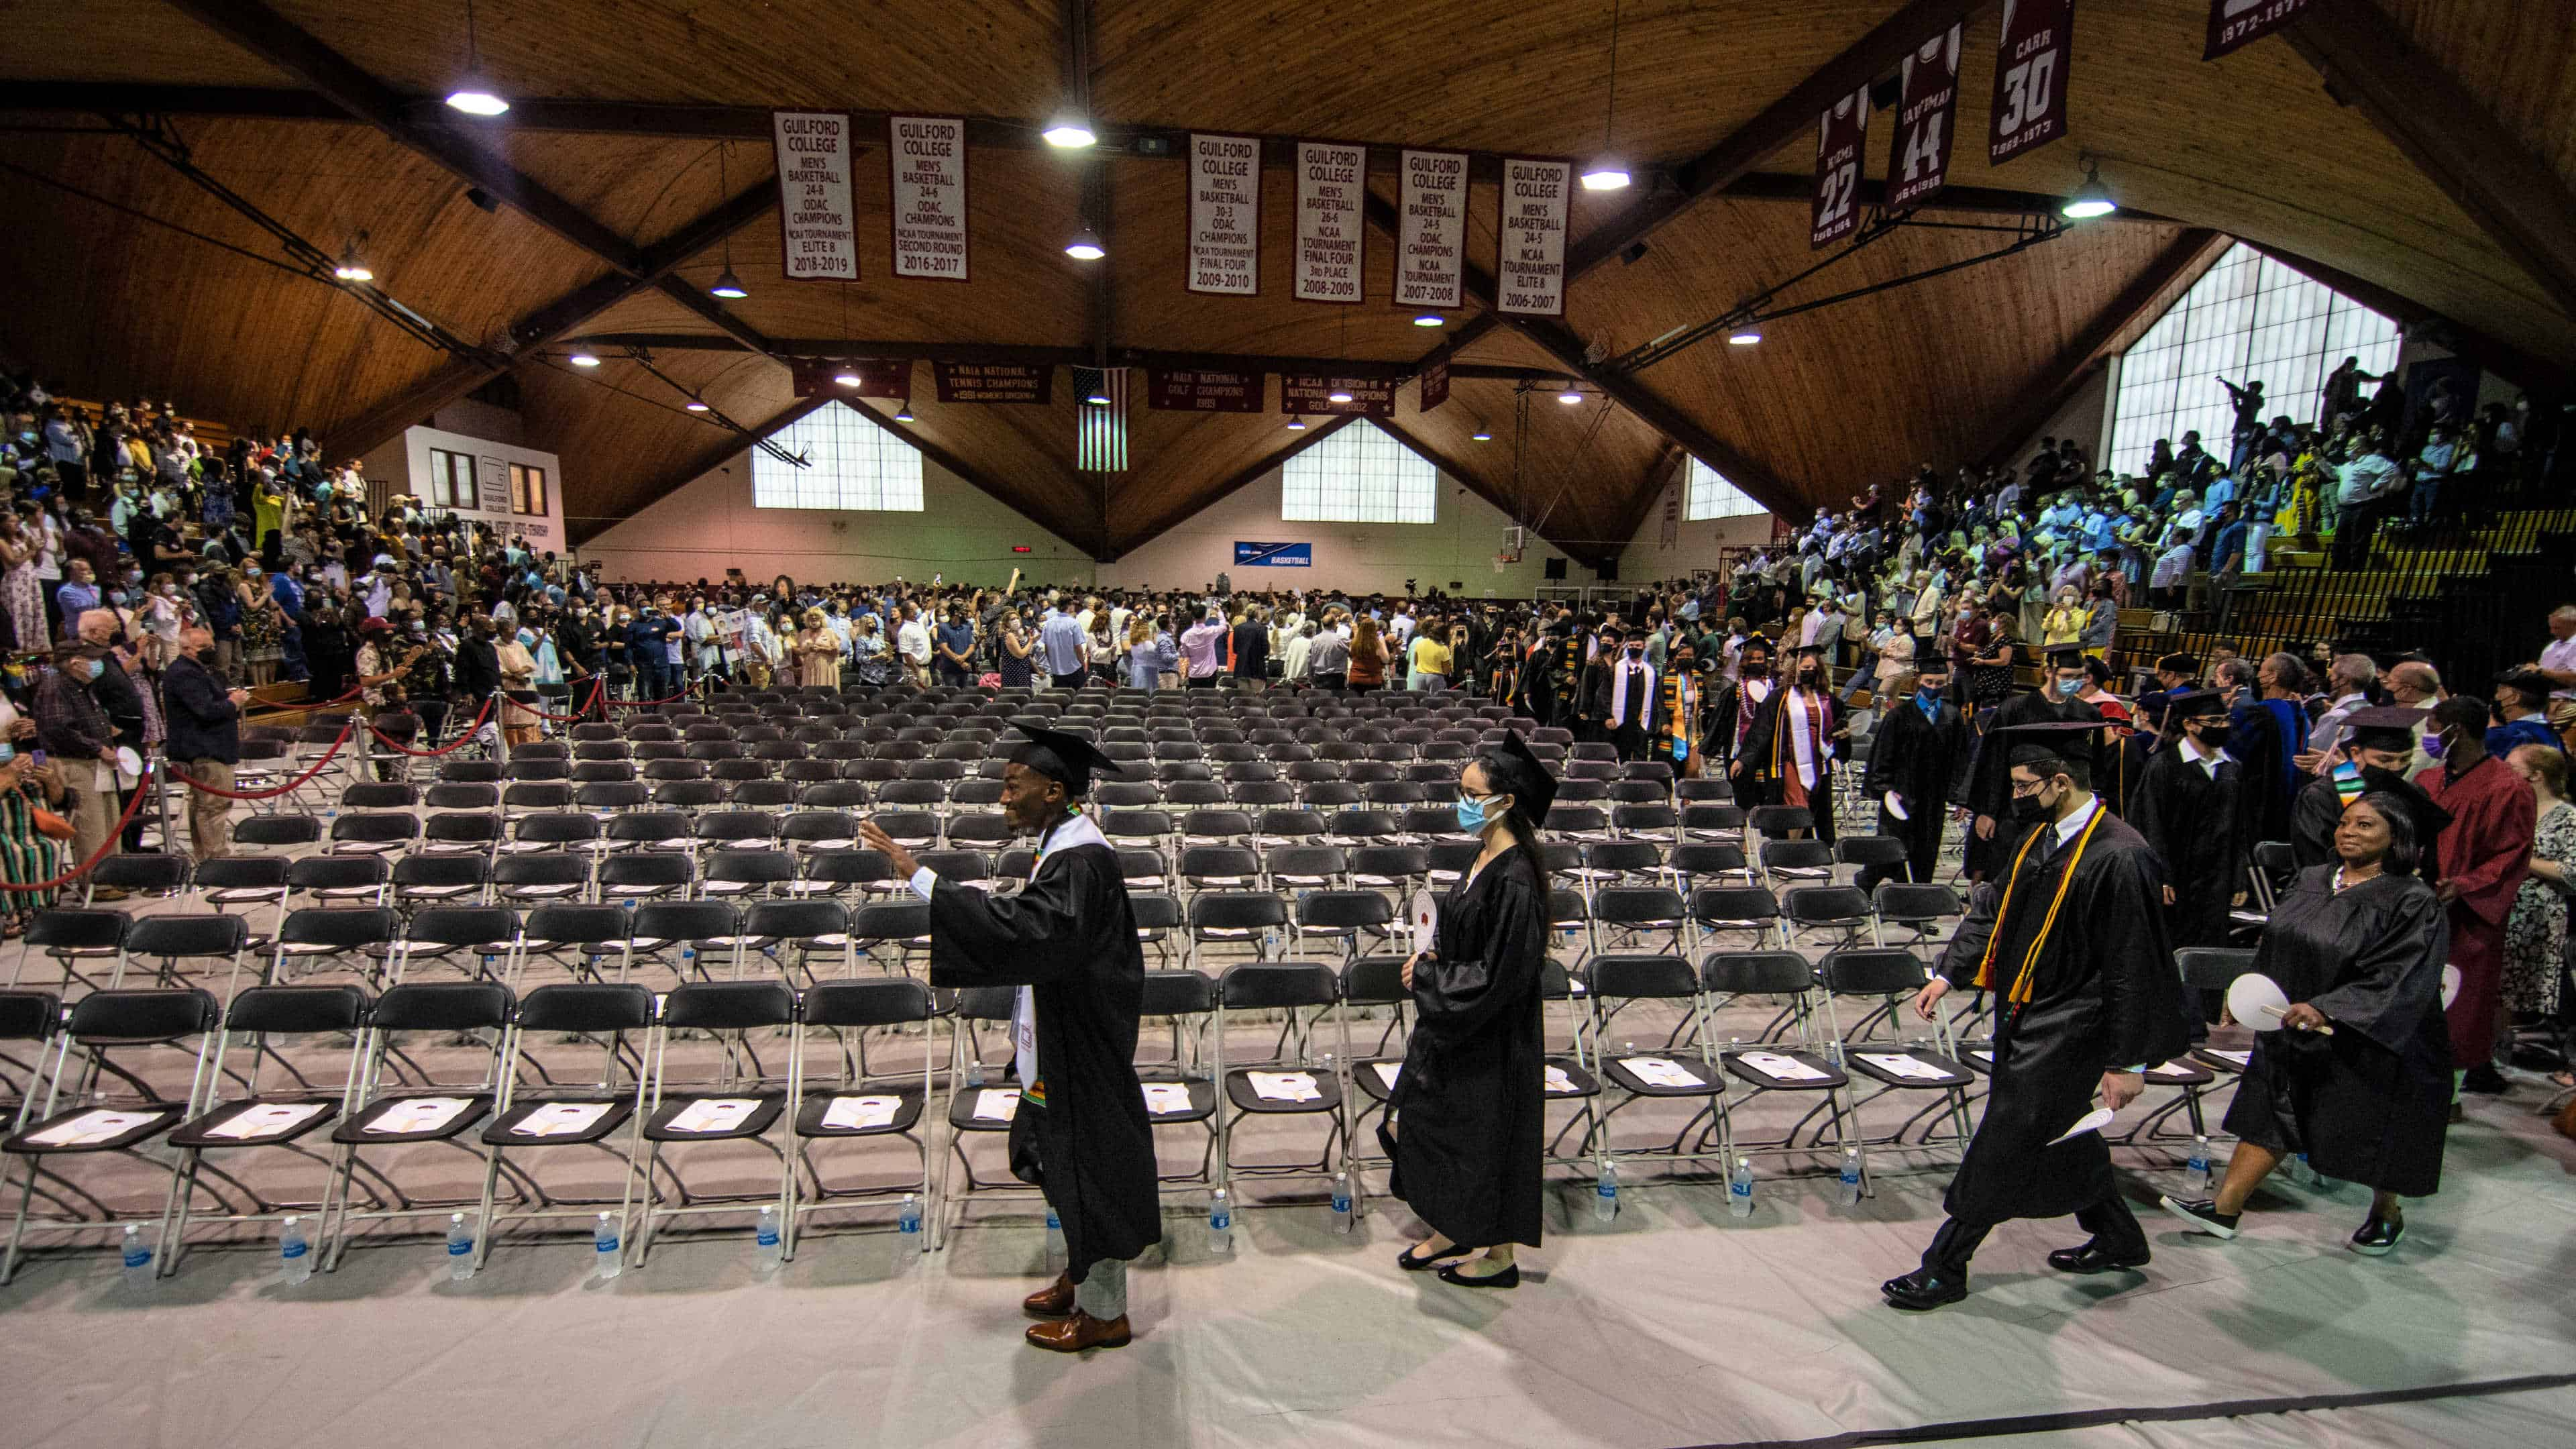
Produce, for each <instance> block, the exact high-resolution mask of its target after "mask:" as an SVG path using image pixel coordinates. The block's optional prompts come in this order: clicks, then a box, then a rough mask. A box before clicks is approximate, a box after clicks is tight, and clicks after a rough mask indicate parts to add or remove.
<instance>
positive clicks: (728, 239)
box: [707, 141, 751, 302]
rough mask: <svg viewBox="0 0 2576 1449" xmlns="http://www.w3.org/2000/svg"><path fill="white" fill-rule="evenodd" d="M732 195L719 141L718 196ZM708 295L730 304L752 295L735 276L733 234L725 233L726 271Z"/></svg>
mask: <svg viewBox="0 0 2576 1449" xmlns="http://www.w3.org/2000/svg"><path fill="white" fill-rule="evenodd" d="M732 194H733V192H732V191H731V190H730V189H729V188H728V187H727V186H726V185H725V147H724V143H723V142H721V141H719V142H717V143H716V195H718V196H731V195H732ZM707 295H709V296H711V297H722V298H724V299H725V300H726V301H728V302H730V301H732V300H733V299H734V298H736V297H748V296H750V295H751V293H749V292H747V291H744V290H743V286H742V278H740V277H737V276H735V275H734V274H733V233H731V232H727V233H725V243H724V270H723V271H721V272H718V273H716V284H715V285H714V286H712V287H709V288H707Z"/></svg>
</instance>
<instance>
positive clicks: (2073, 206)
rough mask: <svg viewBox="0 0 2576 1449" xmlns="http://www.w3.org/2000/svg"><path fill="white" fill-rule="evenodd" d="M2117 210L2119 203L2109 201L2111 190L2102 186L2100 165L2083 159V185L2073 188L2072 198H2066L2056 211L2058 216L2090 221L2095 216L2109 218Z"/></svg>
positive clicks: (2087, 158) (2091, 159)
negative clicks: (2064, 202)
mask: <svg viewBox="0 0 2576 1449" xmlns="http://www.w3.org/2000/svg"><path fill="white" fill-rule="evenodd" d="M2119 209H2120V203H2118V202H2116V201H2113V200H2112V199H2111V188H2109V187H2107V186H2104V185H2103V184H2102V168H2101V166H2100V164H2099V163H2097V162H2095V161H2094V159H2093V158H2092V157H2090V156H2087V157H2085V158H2084V184H2083V185H2081V186H2078V187H2076V188H2075V194H2074V195H2073V196H2070V197H2068V198H2066V204H2065V205H2064V206H2061V207H2059V208H2058V209H2057V210H2058V212H2059V214H2060V215H2062V216H2065V217H2067V218H2069V219H2070V220H2074V221H2090V220H2092V219H2093V218H2095V217H2097V216H2109V215H2110V214H2111V213H2112V212H2115V211H2118V210H2119Z"/></svg>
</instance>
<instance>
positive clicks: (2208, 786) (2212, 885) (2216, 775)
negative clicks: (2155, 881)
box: [2128, 689, 2247, 1038]
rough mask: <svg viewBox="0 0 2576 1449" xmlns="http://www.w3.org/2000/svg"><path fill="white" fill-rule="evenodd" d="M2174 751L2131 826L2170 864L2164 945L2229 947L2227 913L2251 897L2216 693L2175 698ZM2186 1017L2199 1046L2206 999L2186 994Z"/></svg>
mask: <svg viewBox="0 0 2576 1449" xmlns="http://www.w3.org/2000/svg"><path fill="white" fill-rule="evenodd" d="M2165 718H2166V725H2167V731H2168V733H2170V734H2171V735H2172V736H2173V743H2171V744H2169V745H2167V746H2166V747H2165V748H2163V749H2161V750H2158V751H2156V752H2155V753H2154V754H2153V755H2151V756H2149V757H2148V760H2147V770H2146V775H2145V777H2144V778H2143V779H2141V780H2140V781H2139V782H2138V790H2137V794H2136V796H2135V797H2134V798H2133V799H2132V801H2131V802H2130V809H2129V814H2128V821H2129V824H2131V825H2132V826H2134V827H2136V829H2137V832H2138V833H2139V834H2140V835H2143V836H2145V837H2146V840H2147V845H2148V846H2149V847H2150V848H2151V849H2153V850H2154V851H2155V853H2156V858H2157V859H2158V860H2160V861H2162V862H2163V863H2164V879H2165V885H2164V905H2165V938H2166V940H2167V941H2169V942H2170V943H2171V944H2172V945H2173V947H2174V948H2175V949H2176V950H2180V949H2182V948H2184V947H2187V946H2224V945H2226V944H2227V933H2228V928H2229V926H2230V924H2231V922H2230V921H2229V919H2228V911H2229V908H2230V907H2231V906H2233V905H2234V903H2235V900H2236V894H2237V892H2239V891H2241V890H2243V889H2245V880H2246V877H2245V857H2246V850H2247V846H2246V843H2245V841H2244V840H2243V839H2242V838H2241V837H2240V836H2239V834H2238V829H2239V825H2240V823H2241V819H2242V813H2243V810H2242V806H2241V805H2240V804H2239V802H2238V800H2237V798H2236V785H2237V773H2238V770H2239V768H2240V767H2239V766H2238V765H2237V763H2236V762H2235V761H2234V760H2231V759H2229V758H2228V757H2227V753H2226V750H2227V705H2226V701H2225V700H2224V699H2223V698H2222V697H2221V696H2220V695H2219V693H2218V691H2217V690H2214V689H2203V690H2195V691H2193V692H2191V693H2189V694H2177V695H2174V696H2172V697H2171V699H2170V700H2169V701H2168V703H2167V707H2166V713H2165ZM2182 1009H2183V1014H2184V1018H2185V1021H2186V1023H2187V1025H2188V1026H2189V1027H2190V1029H2191V1035H2192V1036H2193V1037H2195V1038H2199V1037H2205V1036H2207V1035H2208V1034H2209V1033H2208V1029H2207V1026H2206V1025H2205V1023H2206V1022H2207V1020H2208V1018H2207V1017H2206V1016H2205V1015H2203V1014H2202V1013H2203V1008H2202V1003H2201V1001H2200V999H2199V992H2198V991H2196V990H2195V989H2193V988H2191V987H2188V986H2187V987H2184V988H2183V992H2182Z"/></svg>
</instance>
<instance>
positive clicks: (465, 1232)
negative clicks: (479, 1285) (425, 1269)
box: [447, 1213, 474, 1283]
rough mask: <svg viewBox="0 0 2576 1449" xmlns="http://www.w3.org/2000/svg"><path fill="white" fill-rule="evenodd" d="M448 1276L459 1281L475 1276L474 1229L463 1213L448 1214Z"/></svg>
mask: <svg viewBox="0 0 2576 1449" xmlns="http://www.w3.org/2000/svg"><path fill="white" fill-rule="evenodd" d="M447 1276H448V1277H449V1278H451V1279H453V1280H455V1281H456V1282H459V1283H462V1282H464V1281H465V1280H466V1279H468V1278H471V1277H473V1276H474V1230H473V1229H472V1228H469V1227H467V1226H465V1214H463V1213H449V1214H448V1215H447Z"/></svg>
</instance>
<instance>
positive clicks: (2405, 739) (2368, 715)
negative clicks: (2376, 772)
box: [2343, 705, 2432, 750]
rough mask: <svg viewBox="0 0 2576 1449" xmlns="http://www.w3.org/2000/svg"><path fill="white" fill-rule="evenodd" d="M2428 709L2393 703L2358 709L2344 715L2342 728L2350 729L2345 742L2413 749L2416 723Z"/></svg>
mask: <svg viewBox="0 0 2576 1449" xmlns="http://www.w3.org/2000/svg"><path fill="white" fill-rule="evenodd" d="M2431 713H2432V711H2431V710H2429V709H2404V708H2400V707H2398V706H2396V705H2374V706H2372V707H2371V708H2369V709H2357V710H2354V711H2353V712H2352V713H2350V714H2348V715H2345V716H2344V717H2343V722H2344V726H2345V728H2347V729H2349V730H2351V731H2352V736H2351V738H2349V739H2347V740H2345V741H2344V743H2346V744H2348V745H2351V746H2354V747H2355V748H2358V749H2364V750H2412V749H2414V748H2415V726H2417V725H2418V724H2421V723H2422V722H2423V721H2424V717H2425V716H2427V715H2429V714H2431Z"/></svg>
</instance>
